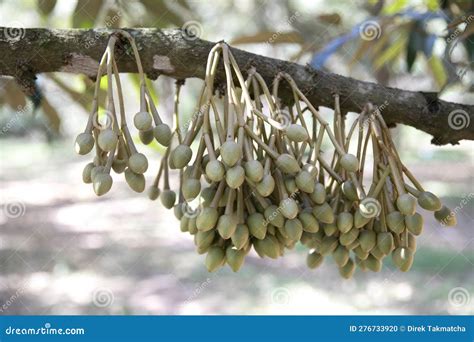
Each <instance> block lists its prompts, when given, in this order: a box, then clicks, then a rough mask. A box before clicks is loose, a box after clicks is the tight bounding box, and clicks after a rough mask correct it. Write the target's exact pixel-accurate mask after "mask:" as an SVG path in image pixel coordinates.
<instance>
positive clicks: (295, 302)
mask: <svg viewBox="0 0 474 342" xmlns="http://www.w3.org/2000/svg"><path fill="white" fill-rule="evenodd" d="M72 141H73V139H72V138H69V139H66V140H65V141H58V142H56V143H54V144H53V145H52V146H49V147H48V146H47V145H46V144H44V143H40V142H38V140H37V139H32V140H31V141H28V139H23V140H21V141H20V140H15V139H8V140H7V139H3V140H1V144H0V156H1V164H0V182H1V183H0V184H1V186H0V188H1V196H0V198H1V203H2V211H1V212H0V215H1V216H0V224H1V226H0V270H1V272H0V314H109V313H112V314H324V315H326V314H446V313H450V314H467V313H471V314H472V313H474V309H473V302H474V300H472V299H471V296H472V295H473V293H474V285H473V284H474V272H473V270H474V267H473V266H474V252H473V251H474V249H473V237H474V236H473V222H474V221H473V217H474V214H473V211H474V210H473V203H474V201H473V199H474V195H473V183H472V171H473V164H472V155H471V158H467V159H459V160H457V161H440V160H436V159H435V160H428V161H426V160H425V161H423V160H422V158H419V157H418V158H417V160H418V162H416V163H413V162H409V163H408V164H409V167H410V168H412V169H413V170H414V172H415V174H416V175H417V176H418V177H419V179H421V180H422V181H423V183H424V184H430V189H431V188H436V189H443V190H441V192H439V191H437V193H440V194H441V193H446V194H449V193H451V194H453V195H452V196H451V197H449V198H443V201H444V202H445V203H446V204H448V205H450V206H451V207H452V208H455V207H458V208H459V210H458V222H459V225H458V226H457V227H456V228H443V227H442V226H440V225H439V224H438V223H437V222H436V221H434V219H433V218H432V215H431V214H430V213H428V212H425V211H423V212H422V214H423V215H424V216H425V220H426V226H425V231H424V233H423V235H422V236H421V237H420V238H418V246H419V247H418V252H417V254H416V258H415V263H414V266H413V268H412V270H411V271H410V272H408V273H402V272H399V271H396V270H395V269H394V268H393V267H392V266H391V265H390V262H387V264H386V265H385V266H384V268H383V270H382V272H380V273H378V274H374V273H362V272H360V271H358V272H357V273H356V275H355V277H354V279H352V280H349V281H347V280H343V279H341V278H340V276H339V274H338V272H337V269H336V267H335V266H334V264H333V261H332V260H330V258H327V260H326V261H325V263H324V264H323V266H322V267H320V268H319V269H317V270H314V271H312V270H309V269H307V268H306V265H305V253H306V251H305V250H304V249H303V248H302V247H301V246H300V247H298V248H297V249H296V250H293V251H289V252H288V253H287V255H286V256H285V257H284V258H281V259H280V260H276V261H275V260H269V259H263V260H261V259H259V258H258V257H256V255H255V254H252V255H251V256H250V257H248V258H247V260H246V264H245V265H244V267H243V268H242V270H241V271H240V272H239V273H237V274H234V273H233V272H232V271H231V270H230V269H228V268H225V269H221V270H220V271H218V272H217V273H215V274H209V273H207V271H206V269H205V267H204V265H203V261H204V256H201V255H198V254H197V253H196V252H195V250H194V244H193V242H192V238H191V237H190V236H189V235H187V234H183V233H181V232H180V230H179V225H178V221H177V220H176V219H175V218H174V215H173V214H172V212H168V211H166V210H165V209H164V208H163V207H162V206H161V205H160V204H159V203H157V202H151V201H149V200H148V199H147V197H146V196H145V195H143V194H134V193H132V192H131V190H129V189H128V188H127V187H126V184H125V183H124V181H123V180H122V179H120V178H117V177H116V178H115V183H114V187H113V188H112V191H111V192H110V193H109V194H107V195H106V196H105V197H103V198H96V197H95V195H94V194H93V191H92V189H91V187H90V186H88V185H84V184H82V183H81V172H82V167H83V166H84V165H85V163H86V162H88V159H89V158H88V157H85V158H78V157H77V156H76V155H75V154H74V153H73V149H72ZM405 143H406V141H405ZM147 154H148V155H149V156H150V155H152V153H150V151H148V153H147ZM468 156H469V155H468ZM152 160H153V159H152ZM409 160H410V159H409ZM150 165H151V170H150V171H152V172H149V173H148V177H149V178H150V177H152V175H153V172H154V171H155V170H156V169H157V167H158V165H157V162H156V160H155V162H151V163H150ZM444 179H446V180H445V181H444ZM440 183H441V184H440ZM463 199H464V201H463ZM465 202H466V203H465ZM463 203H464V204H463Z"/></svg>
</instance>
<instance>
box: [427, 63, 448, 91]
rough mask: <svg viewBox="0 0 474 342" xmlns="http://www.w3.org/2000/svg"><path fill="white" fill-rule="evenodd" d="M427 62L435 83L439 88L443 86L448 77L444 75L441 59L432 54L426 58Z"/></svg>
mask: <svg viewBox="0 0 474 342" xmlns="http://www.w3.org/2000/svg"><path fill="white" fill-rule="evenodd" d="M428 64H429V66H430V68H431V72H432V73H433V76H434V78H435V80H436V84H438V87H439V88H443V86H444V85H445V84H446V81H447V79H448V76H447V75H446V70H444V66H443V61H442V60H441V58H439V57H437V56H432V57H431V58H430V59H429V60H428Z"/></svg>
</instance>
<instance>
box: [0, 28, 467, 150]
mask: <svg viewBox="0 0 474 342" xmlns="http://www.w3.org/2000/svg"><path fill="white" fill-rule="evenodd" d="M127 31H128V32H130V34H132V35H133V36H134V37H135V39H136V42H137V45H138V48H139V52H140V55H141V59H142V61H143V68H144V70H145V72H146V74H147V75H148V77H150V78H152V79H156V78H157V77H158V76H159V75H161V74H162V75H167V76H170V77H173V78H176V79H186V78H191V77H197V78H201V79H203V78H204V74H205V66H206V61H207V56H208V53H209V50H210V49H211V48H212V46H213V45H214V43H212V42H209V41H205V40H201V39H198V38H196V37H187V36H186V35H185V34H184V33H183V32H182V31H181V30H178V29H173V30H160V29H127ZM112 32H113V30H107V29H91V30H77V29H43V28H27V29H19V30H17V31H15V30H14V28H3V27H0V75H4V76H13V77H15V78H16V79H17V81H18V82H19V83H20V85H22V86H23V88H24V89H25V90H26V91H28V88H29V87H31V86H32V84H33V80H34V79H35V76H36V74H39V73H45V72H69V73H80V74H86V75H88V76H89V77H91V78H94V77H95V75H96V73H97V68H98V64H99V59H100V57H101V55H102V53H103V52H104V50H105V48H106V46H107V41H108V38H109V35H110V34H111V33H112ZM122 47H123V49H122V51H118V52H117V56H118V58H117V59H118V61H117V63H118V68H119V70H120V72H130V73H135V72H137V70H136V65H135V63H134V61H133V57H132V56H133V54H132V53H131V49H130V47H129V46H128V45H127V44H126V42H123V43H122ZM232 53H233V55H234V56H235V59H236V60H237V63H238V64H239V66H240V68H241V70H242V72H243V73H244V76H246V73H247V71H248V70H249V69H250V68H251V67H255V68H256V69H257V70H258V72H259V73H260V74H261V75H262V76H263V78H264V79H265V81H266V82H267V83H268V84H271V83H272V81H273V79H274V77H275V75H276V74H278V73H279V72H281V71H283V72H286V73H288V74H289V75H291V76H292V77H293V79H294V80H295V82H296V83H297V85H298V87H299V88H300V89H301V90H302V91H303V93H304V94H305V95H306V96H307V98H308V99H309V100H310V101H311V103H313V104H314V105H315V106H324V107H330V108H334V95H335V94H339V98H340V107H341V110H342V111H343V112H344V113H346V112H361V111H362V108H363V107H364V106H365V105H366V104H367V103H368V102H370V103H372V104H374V105H376V106H379V108H380V110H381V113H382V115H383V117H384V119H385V120H386V122H387V123H388V124H389V125H394V124H397V123H400V124H405V125H409V126H412V127H415V128H417V129H419V130H422V131H424V132H426V133H429V134H431V135H433V140H432V143H434V144H437V145H443V144H448V143H451V144H456V143H458V142H459V141H460V140H463V139H467V140H474V106H473V105H465V104H457V103H452V102H447V101H443V100H439V99H437V96H436V93H424V92H414V91H406V90H401V89H396V88H389V87H384V86H381V85H378V84H375V83H369V82H364V81H359V80H355V79H353V78H349V77H344V76H340V75H336V74H332V73H327V72H324V71H319V70H315V69H313V68H311V67H309V66H302V65H299V64H296V63H291V62H288V61H282V60H278V59H274V58H269V57H264V56H260V55H256V54H253V53H250V52H246V51H242V50H239V49H235V48H232ZM224 78H225V73H224V68H223V67H221V68H219V70H218V72H217V76H216V82H218V83H223V80H224ZM279 94H281V95H280V96H281V97H282V99H283V101H291V98H292V94H291V89H290V88H289V87H288V86H287V85H286V84H284V83H282V88H281V90H280V91H279ZM459 120H461V121H459Z"/></svg>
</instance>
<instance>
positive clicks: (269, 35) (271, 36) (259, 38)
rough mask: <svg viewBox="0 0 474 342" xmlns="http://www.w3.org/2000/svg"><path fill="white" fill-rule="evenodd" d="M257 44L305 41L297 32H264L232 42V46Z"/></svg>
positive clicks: (301, 42)
mask: <svg viewBox="0 0 474 342" xmlns="http://www.w3.org/2000/svg"><path fill="white" fill-rule="evenodd" d="M255 43H269V44H288V43H290V44H303V43H304V39H303V37H302V36H301V34H299V32H296V31H288V32H274V31H273V32H272V31H263V32H259V33H256V34H253V35H250V36H241V37H238V38H235V39H234V40H232V41H231V42H230V44H232V45H237V44H255Z"/></svg>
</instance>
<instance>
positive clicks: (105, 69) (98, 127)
mask: <svg viewBox="0 0 474 342" xmlns="http://www.w3.org/2000/svg"><path fill="white" fill-rule="evenodd" d="M122 37H123V38H125V39H126V40H128V42H129V44H130V45H131V46H132V48H133V55H134V57H135V61H136V63H137V68H138V71H139V75H140V110H139V112H138V113H136V114H135V116H134V118H133V122H134V125H135V127H136V128H137V129H138V130H139V136H140V139H141V141H142V142H143V143H145V144H149V143H150V142H151V141H152V140H153V139H156V140H157V141H158V142H159V143H160V144H162V145H164V146H168V145H169V144H170V142H171V136H172V133H171V129H170V128H169V127H168V126H167V125H166V124H164V123H163V121H162V120H161V118H160V115H159V114H158V111H157V109H156V106H155V104H154V103H153V99H152V97H151V95H150V92H149V90H148V88H147V85H146V81H145V75H144V73H143V68H142V64H141V61H140V56H139V54H138V50H137V47H136V44H135V41H134V39H133V37H132V36H131V35H130V34H129V33H128V32H126V31H117V33H116V34H114V35H112V36H111V37H110V39H109V42H108V45H107V49H106V51H105V53H104V54H103V56H102V58H101V61H100V65H99V69H98V72H97V81H96V86H95V92H94V100H93V104H92V111H91V114H90V115H89V119H88V121H87V126H86V129H85V130H84V132H83V133H80V134H79V135H78V136H77V138H76V143H75V148H76V152H77V153H78V154H81V155H85V154H88V153H89V152H91V151H92V150H93V148H94V146H95V151H96V155H95V157H94V160H93V161H92V162H90V163H89V164H87V165H86V166H85V168H84V170H83V173H82V178H83V181H84V183H92V185H93V189H94V192H95V193H96V194H97V195H98V196H101V195H104V194H105V193H107V192H108V191H109V190H110V188H111V187H112V183H113V180H112V177H111V175H110V173H111V170H113V171H115V172H116V173H124V174H125V179H126V181H127V183H128V185H129V186H130V188H132V189H133V190H134V191H136V192H142V191H143V190H144V189H145V177H144V175H143V174H144V173H145V171H146V170H147V169H148V160H147V158H146V157H145V155H144V154H142V153H139V152H138V151H137V148H136V147H135V144H134V142H133V139H132V136H131V134H130V130H129V128H128V126H127V121H126V116H125V108H124V107H125V106H124V99H123V93H122V87H121V83H120V76H119V71H118V69H117V64H116V61H115V57H114V55H115V46H116V44H117V41H118V40H119V39H120V38H122ZM105 74H106V75H107V101H106V103H107V108H106V109H104V110H101V111H100V110H99V99H98V94H99V89H100V80H101V78H102V76H104V75H105ZM114 85H115V88H116V93H117V97H118V101H116V99H115V98H114V89H113V86H114ZM117 103H118V109H119V113H120V116H118V115H117V111H116V104H117ZM101 118H102V121H101ZM119 118H120V121H119Z"/></svg>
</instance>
